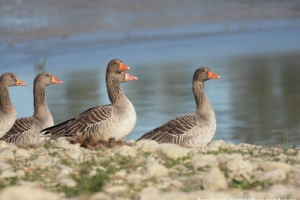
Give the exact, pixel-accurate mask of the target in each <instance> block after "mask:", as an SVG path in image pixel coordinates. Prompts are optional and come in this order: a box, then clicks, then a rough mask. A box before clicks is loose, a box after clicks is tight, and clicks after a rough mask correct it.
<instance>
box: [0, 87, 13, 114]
mask: <svg viewBox="0 0 300 200" xmlns="http://www.w3.org/2000/svg"><path fill="white" fill-rule="evenodd" d="M11 107H13V104H12V103H11V100H10V97H9V93H8V87H0V110H2V111H8V110H9V109H11Z"/></svg>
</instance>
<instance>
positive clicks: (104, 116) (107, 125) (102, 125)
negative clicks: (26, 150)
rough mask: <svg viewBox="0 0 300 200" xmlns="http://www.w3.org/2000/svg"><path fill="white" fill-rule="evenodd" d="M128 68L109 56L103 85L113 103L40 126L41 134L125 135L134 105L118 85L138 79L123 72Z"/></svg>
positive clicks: (132, 119)
mask: <svg viewBox="0 0 300 200" xmlns="http://www.w3.org/2000/svg"><path fill="white" fill-rule="evenodd" d="M129 69H130V68H129V67H127V66H126V65H124V64H123V62H122V61H121V60H119V59H113V60H111V61H110V62H109V63H108V65H107V70H106V86H107V92H108V96H109V100H110V101H111V103H112V104H109V105H103V106H96V107H93V108H90V109H88V110H86V111H85V112H83V113H81V114H80V115H78V116H77V117H75V118H73V119H70V120H67V121H65V122H62V123H60V124H57V125H55V126H52V127H49V128H47V129H44V130H42V131H41V136H44V137H50V138H57V137H73V136H77V135H82V136H85V137H92V138H93V139H95V140H99V139H103V140H108V139H109V138H115V139H123V138H124V137H126V136H127V135H128V134H129V133H130V132H131V131H132V129H133V128H134V126H135V123H136V113H135V109H134V107H133V105H132V103H131V102H130V101H129V100H128V99H127V97H126V96H125V95H124V93H123V91H122V89H121V87H120V83H121V82H124V81H131V80H137V78H136V77H134V76H131V75H129V74H128V73H126V72H125V71H127V70H129Z"/></svg>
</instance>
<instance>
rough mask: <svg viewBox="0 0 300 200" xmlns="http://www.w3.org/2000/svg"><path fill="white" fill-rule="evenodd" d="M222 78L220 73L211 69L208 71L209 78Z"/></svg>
mask: <svg viewBox="0 0 300 200" xmlns="http://www.w3.org/2000/svg"><path fill="white" fill-rule="evenodd" d="M219 78H221V76H219V75H218V74H215V73H213V72H211V71H209V72H208V79H219Z"/></svg>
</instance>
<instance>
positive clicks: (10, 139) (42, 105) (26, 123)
mask: <svg viewBox="0 0 300 200" xmlns="http://www.w3.org/2000/svg"><path fill="white" fill-rule="evenodd" d="M52 84H62V81H60V80H59V79H57V78H56V77H55V76H53V75H52V74H50V73H48V72H43V73H40V74H38V75H37V76H36V77H35V79H34V84H33V98H34V114H33V116H32V117H23V118H19V119H17V120H16V121H15V123H14V125H13V126H12V127H11V129H10V130H9V131H8V132H7V133H6V134H5V135H4V136H3V137H2V138H1V139H0V140H2V141H6V142H7V143H14V144H16V145H18V146H23V147H24V146H36V145H39V144H40V143H41V142H42V140H41V139H40V131H41V130H42V129H44V128H47V127H49V126H53V125H54V123H53V118H52V115H51V113H50V111H49V109H48V106H47V99H46V86H49V85H52Z"/></svg>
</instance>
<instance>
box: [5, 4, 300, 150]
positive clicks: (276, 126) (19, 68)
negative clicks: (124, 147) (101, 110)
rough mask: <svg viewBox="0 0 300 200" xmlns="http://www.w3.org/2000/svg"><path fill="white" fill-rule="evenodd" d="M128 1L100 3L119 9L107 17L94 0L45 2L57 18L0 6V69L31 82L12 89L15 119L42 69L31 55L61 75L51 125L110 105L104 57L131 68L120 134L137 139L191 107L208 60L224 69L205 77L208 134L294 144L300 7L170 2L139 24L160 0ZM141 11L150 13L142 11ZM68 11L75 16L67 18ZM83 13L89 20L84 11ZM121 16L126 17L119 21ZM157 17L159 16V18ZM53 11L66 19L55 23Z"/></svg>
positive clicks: (27, 110)
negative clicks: (128, 124) (210, 111)
mask: <svg viewBox="0 0 300 200" xmlns="http://www.w3.org/2000/svg"><path fill="white" fill-rule="evenodd" d="M15 2H17V1H15ZM33 2H34V1H33ZM41 2H44V1H41ZM46 2H48V1H46ZM46 2H44V3H46ZM74 2H75V1H74ZM126 2H127V4H125V5H123V4H122V5H121V4H120V5H119V4H118V5H119V6H120V7H118V6H115V7H110V6H111V4H109V5H106V4H105V6H108V7H109V8H110V9H108V10H113V11H116V10H117V11H120V10H124V9H125V10H124V12H117V13H118V14H114V15H113V14H111V15H110V16H109V17H104V19H105V20H102V21H100V22H99V21H98V19H99V18H98V17H99V16H98V15H97V14H99V13H98V11H99V10H100V11H101V12H100V11H99V12H100V13H102V15H101V16H105V15H104V14H105V9H104V7H101V9H100V8H99V10H98V11H97V6H98V3H96V1H88V2H87V4H86V5H85V6H83V5H82V4H81V3H80V2H77V1H76V3H75V4H72V5H68V6H70V7H68V8H69V9H67V12H65V13H64V12H63V11H65V10H66V6H67V5H65V4H58V2H56V1H52V3H50V4H51V6H53V7H54V8H59V9H58V11H55V12H58V14H59V15H53V16H52V17H50V14H49V13H48V14H47V12H46V13H44V17H43V18H41V19H40V20H39V17H40V16H41V13H43V9H45V8H44V7H39V8H41V10H38V11H36V12H33V14H28V13H26V12H25V11H26V9H25V11H22V12H24V13H25V14H24V13H23V15H24V16H26V17H25V18H24V20H19V21H15V18H16V16H18V14H16V13H19V12H17V11H18V9H16V11H14V12H13V14H11V15H10V14H9V13H5V14H6V16H9V17H6V18H4V19H3V18H2V21H0V25H1V26H2V27H6V28H7V27H9V24H14V26H12V27H10V28H8V29H5V30H4V29H1V31H0V35H1V36H2V39H1V41H2V45H0V54H1V57H2V60H1V64H0V69H1V70H0V73H3V72H6V71H11V72H14V73H16V74H17V75H18V76H19V77H20V78H21V79H22V80H23V81H25V82H26V83H27V84H28V86H27V87H12V88H11V89H10V94H11V98H12V101H13V103H14V105H15V107H16V108H17V111H18V117H23V116H30V115H32V113H33V105H32V104H33V103H32V102H33V97H32V82H33V79H34V77H35V76H36V74H37V73H38V72H39V70H38V69H35V68H34V63H35V62H41V60H42V59H43V58H47V60H46V67H45V68H46V70H47V71H50V72H51V73H53V74H54V75H55V76H56V77H58V78H59V79H61V80H62V81H63V82H64V84H63V85H53V86H49V87H48V88H47V97H48V105H49V108H50V110H51V113H52V115H53V118H54V121H55V123H59V122H62V121H64V120H67V119H69V118H72V117H74V116H76V115H78V114H79V113H81V112H83V111H85V110H86V109H88V108H90V107H93V106H96V105H103V104H107V103H109V100H108V96H107V92H106V88H105V69H106V65H107V63H108V61H109V60H111V59H112V58H120V59H122V60H123V61H124V63H125V64H127V65H128V66H130V67H131V71H130V72H129V73H130V74H132V75H135V76H137V77H138V78H139V80H138V81H134V82H129V83H124V84H122V88H123V90H124V93H125V94H126V96H127V97H128V98H129V99H130V100H131V102H132V103H133V105H134V106H135V108H136V112H137V116H138V120H137V124H136V127H135V129H134V130H133V131H132V133H131V134H130V135H129V136H128V137H127V138H126V139H127V140H130V139H137V138H139V137H140V136H141V135H142V134H144V133H145V132H147V131H149V130H151V129H153V128H155V127H157V126H159V125H161V124H162V123H165V122H167V121H168V120H170V119H172V118H174V117H176V116H178V115H182V114H185V113H189V112H193V111H194V110H195V102H194V97H193V94H192V88H191V81H192V76H193V73H194V71H195V70H196V69H197V68H198V67H201V66H207V67H209V68H210V69H211V70H212V71H213V72H215V73H217V74H219V75H220V76H221V79H219V80H211V81H207V82H206V83H205V90H206V93H207V96H208V98H209V100H210V102H211V104H212V106H213V108H214V110H215V113H216V118H217V131H216V135H215V137H214V139H223V140H224V141H226V142H233V143H239V142H246V143H252V144H262V145H278V144H279V145H284V144H287V145H293V144H295V145H297V146H299V145H300V134H299V130H300V124H299V119H300V107H299V103H300V93H299V91H300V79H299V78H298V76H299V74H300V73H299V72H300V67H299V66H300V37H299V35H300V23H299V21H300V20H299V18H295V17H298V12H296V11H295V10H293V12H291V11H289V10H288V8H290V7H291V6H293V5H290V3H285V4H284V3H283V4H280V6H279V7H278V4H271V5H269V4H268V5H266V4H263V5H256V4H249V3H245V4H243V3H242V2H240V1H233V2H232V3H231V4H226V5H225V4H224V3H220V4H218V5H212V4H211V3H209V1H207V2H206V4H205V5H206V7H205V6H200V7H201V8H200V7H199V5H198V4H197V2H194V1H190V2H189V3H187V5H186V6H184V7H182V8H181V7H180V8H177V7H176V6H175V7H170V8H169V7H168V9H166V13H165V14H162V13H161V12H160V11H157V12H158V13H160V14H159V15H157V16H152V17H150V18H149V24H147V23H143V21H145V20H146V19H148V17H149V15H150V16H151V12H154V11H155V8H154V5H157V3H158V2H153V3H152V4H151V3H149V5H148V4H147V5H145V6H142V5H136V6H140V9H141V12H138V13H136V12H135V10H134V8H132V7H130V6H128V5H131V4H130V2H131V1H126ZM220 2H222V1H220ZM223 2H226V1H223ZM18 3H19V4H22V5H23V4H26V2H25V1H19V2H18ZM8 4H9V3H8ZM46 4H47V3H46ZM52 4H53V5H52ZM196 5H197V6H196ZM23 6H24V5H23ZM25 6H26V5H25ZM27 6H29V5H27ZM35 6H36V7H38V6H39V5H35ZM35 6H33V7H30V9H34V8H36V7H35ZM147 6H148V7H147ZM161 6H162V8H164V6H166V5H161ZM239 6H241V7H244V6H246V7H247V8H248V7H249V9H250V8H253V9H254V8H256V9H258V11H256V10H255V11H253V12H255V13H256V15H253V16H252V15H249V16H252V18H251V17H249V16H246V17H245V16H244V15H243V13H239V12H231V11H232V10H231V9H234V8H236V7H239ZM212 7H215V8H218V9H220V10H222V9H223V11H224V10H226V9H228V10H227V12H223V15H221V14H220V15H218V16H215V15H214V13H213V11H212V10H209V9H208V8H212ZM260 7H265V12H261V11H259V10H261V9H262V8H260ZM266 7H268V10H266ZM2 8H3V7H2ZM146 8H148V10H150V11H151V12H150V11H149V13H150V14H149V13H148V14H147V12H146V13H143V12H142V11H143V9H146ZM162 8H161V9H162ZM295 8H296V7H295ZM0 9H1V8H0ZM6 9H7V6H6ZM30 9H29V10H30ZM197 9H200V10H201V12H202V14H203V12H204V11H205V10H209V11H211V12H207V13H206V15H204V14H203V15H204V16H205V17H203V15H202V18H201V20H200V24H199V22H198V21H197V22H196V21H195V20H196V19H197V17H199V16H198V14H197V12H196V11H197ZM269 9H270V10H272V9H273V11H274V9H275V10H277V16H272V13H273V12H271V11H270V10H269ZM50 10H51V9H50ZM146 10H147V9H146ZM174 10H176V11H178V12H177V14H176V13H174ZM190 10H191V12H188V11H190ZM230 10H231V11H230ZM296 10H297V9H296ZM75 11H76V12H77V11H80V13H81V14H77V15H73V14H72V13H73V12H75ZM172 11H173V12H172ZM7 12H8V11H7ZM49 12H50V11H49ZM94 12H95V13H94ZM107 12H108V11H107ZM249 12H250V11H249ZM1 13H3V12H1ZM87 13H89V14H90V15H89V16H88V17H87V18H81V16H86V15H87ZM124 13H126V15H125V16H126V17H123V18H120V16H123V15H124ZM186 13H189V14H186ZM64 16H65V17H64ZM70 16H74V18H75V19H78V20H79V19H80V20H79V21H77V22H78V24H77V25H78V27H79V28H78V29H76V30H75V29H74V27H75V25H74V24H76V23H75V21H76V20H74V21H72V20H71V22H72V23H68V20H67V19H69V21H70ZM93 16H97V17H96V18H95V19H93ZM129 16H130V17H129ZM159 16H161V17H162V16H163V17H165V19H164V20H162V21H158V19H157V17H159ZM176 16H177V17H176ZM209 16H210V17H209ZM224 16H227V17H225V18H224ZM222 17H223V18H222ZM58 18H59V19H63V20H61V21H57V20H54V19H58ZM13 19H14V20H13ZM83 19H87V21H88V22H89V23H87V24H88V25H86V24H85V21H84V20H83ZM112 19H114V21H118V20H119V23H118V24H117V25H118V26H117V25H116V24H114V23H109V20H112ZM176 19H177V21H176ZM237 19H239V20H237ZM33 22H38V23H33ZM121 22H124V23H121ZM133 22H136V23H133ZM155 22H156V23H155ZM177 22H178V23H179V25H176V24H177ZM107 24H110V25H111V26H109V27H108V29H107V30H106V31H103V30H102V29H101V28H102V27H103V26H105V25H107ZM33 25H34V26H33ZM64 26H67V27H66V30H65V32H64V31H62V30H64V29H63V27H64ZM47 30H48V32H47ZM49 30H53V31H52V32H51V31H50V33H49ZM62 33H63V34H62ZM287 136H288V137H287Z"/></svg>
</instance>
